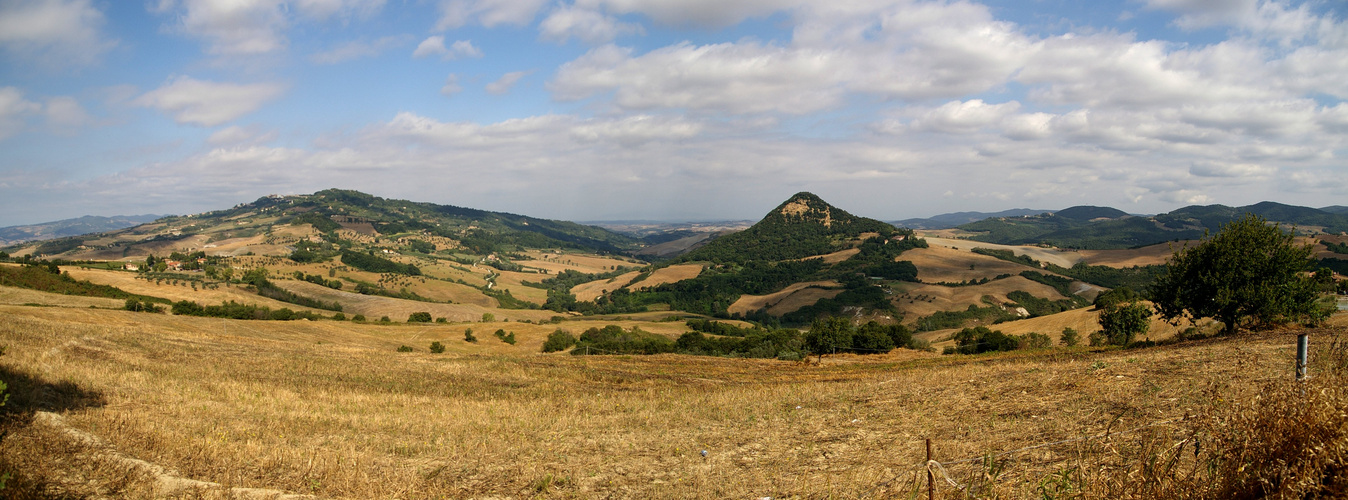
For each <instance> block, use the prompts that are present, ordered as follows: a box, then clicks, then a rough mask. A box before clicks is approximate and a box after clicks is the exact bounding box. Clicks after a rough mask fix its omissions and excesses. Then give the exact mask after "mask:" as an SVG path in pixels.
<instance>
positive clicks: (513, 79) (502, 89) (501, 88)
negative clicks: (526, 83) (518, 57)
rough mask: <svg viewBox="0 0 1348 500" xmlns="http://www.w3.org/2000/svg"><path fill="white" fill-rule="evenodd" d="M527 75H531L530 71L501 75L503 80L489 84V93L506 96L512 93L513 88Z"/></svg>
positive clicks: (499, 79)
mask: <svg viewBox="0 0 1348 500" xmlns="http://www.w3.org/2000/svg"><path fill="white" fill-rule="evenodd" d="M527 74H529V72H528V71H512V72H509V73H506V74H504V75H501V78H498V79H497V80H496V81H494V82H491V83H488V84H487V93H489V94H493V95H505V94H507V93H509V92H510V89H511V87H514V86H515V83H517V82H519V81H520V78H524V75H527Z"/></svg>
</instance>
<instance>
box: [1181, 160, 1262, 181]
mask: <svg viewBox="0 0 1348 500" xmlns="http://www.w3.org/2000/svg"><path fill="white" fill-rule="evenodd" d="M1275 172H1277V169H1276V168H1273V167H1268V166H1264V165H1257V164H1252V163H1217V162H1207V163H1198V164H1194V166H1192V167H1189V173H1191V174H1193V175H1196V176H1199V177H1228V178H1229V177H1240V178H1245V177H1257V178H1267V177H1269V176H1271V175H1273V174H1274V173H1275Z"/></svg>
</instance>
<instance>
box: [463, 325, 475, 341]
mask: <svg viewBox="0 0 1348 500" xmlns="http://www.w3.org/2000/svg"><path fill="white" fill-rule="evenodd" d="M463 340H464V341H465V342H477V337H474V336H473V329H472V328H469V329H467V330H464V331H463Z"/></svg>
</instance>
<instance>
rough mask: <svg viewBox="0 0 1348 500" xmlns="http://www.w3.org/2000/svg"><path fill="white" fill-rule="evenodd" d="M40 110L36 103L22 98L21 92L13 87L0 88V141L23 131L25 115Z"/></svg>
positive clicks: (40, 107)
mask: <svg viewBox="0 0 1348 500" xmlns="http://www.w3.org/2000/svg"><path fill="white" fill-rule="evenodd" d="M41 109H42V106H41V105H40V104H38V103H35V102H32V101H29V100H27V99H24V98H23V91H21V90H19V89H17V88H15V87H0V139H4V138H6V137H9V136H11V135H14V134H15V133H18V131H19V130H22V129H23V126H24V121H25V120H26V119H27V118H26V115H28V114H30V113H36V112H38V111H40V110H41Z"/></svg>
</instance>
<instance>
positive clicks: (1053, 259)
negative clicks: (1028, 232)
mask: <svg viewBox="0 0 1348 500" xmlns="http://www.w3.org/2000/svg"><path fill="white" fill-rule="evenodd" d="M927 244H928V245H931V246H943V247H950V248H957V249H960V250H972V249H974V248H988V249H994V250H1010V251H1012V252H1015V254H1016V255H1028V256H1030V258H1032V259H1034V260H1037V261H1039V262H1049V263H1052V264H1054V265H1059V266H1062V267H1072V265H1073V264H1076V263H1077V262H1078V261H1080V260H1081V258H1082V257H1081V254H1080V253H1079V252H1076V251H1071V250H1060V249H1056V248H1041V247H1032V246H1024V245H998V244H996V243H983V242H981V241H973V240H956V239H949V238H927Z"/></svg>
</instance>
